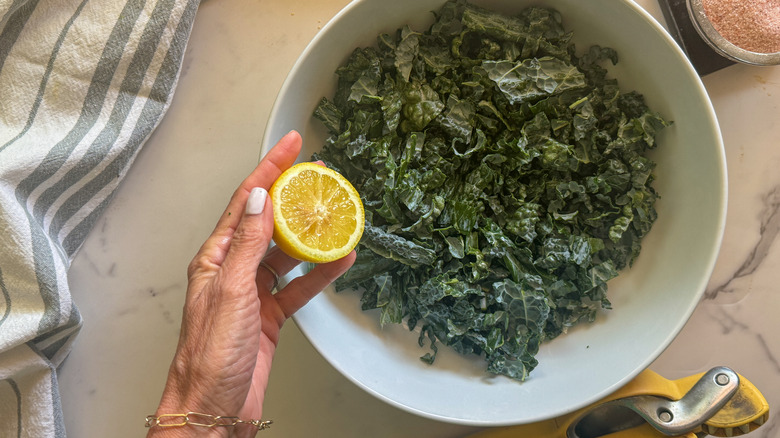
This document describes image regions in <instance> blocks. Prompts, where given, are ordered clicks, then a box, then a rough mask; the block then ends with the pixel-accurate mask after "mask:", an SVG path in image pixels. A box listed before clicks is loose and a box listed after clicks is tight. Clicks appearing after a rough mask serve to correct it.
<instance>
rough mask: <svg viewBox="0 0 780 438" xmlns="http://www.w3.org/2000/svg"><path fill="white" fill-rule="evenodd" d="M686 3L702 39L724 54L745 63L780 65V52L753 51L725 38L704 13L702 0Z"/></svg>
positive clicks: (689, 0) (691, 0)
mask: <svg viewBox="0 0 780 438" xmlns="http://www.w3.org/2000/svg"><path fill="white" fill-rule="evenodd" d="M686 3H687V5H688V15H690V17H691V22H693V25H694V26H693V27H694V28H696V31H697V32H698V33H699V35H701V37H702V39H704V41H705V42H706V43H707V44H708V45H709V46H710V47H712V48H713V49H714V50H715V51H717V52H718V53H719V54H721V55H722V56H724V57H726V58H728V59H731V60H732V61H737V62H742V63H745V64H752V65H765V66H769V65H780V52H774V53H760V52H753V51H750V50H746V49H743V48H741V47H739V46H737V45H735V44H734V43H732V42H731V41H729V40H727V39H726V38H724V37H723V35H721V34H720V32H718V31H717V30H715V26H713V24H712V22H711V21H710V19H709V17H707V14H705V13H704V6H703V5H702V0H688V1H687V2H686Z"/></svg>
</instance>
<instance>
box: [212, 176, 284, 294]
mask: <svg viewBox="0 0 780 438" xmlns="http://www.w3.org/2000/svg"><path fill="white" fill-rule="evenodd" d="M273 231H274V215H273V207H272V206H271V200H270V199H269V197H268V192H267V191H266V190H265V189H264V188H262V187H255V188H253V189H252V190H251V191H250V192H249V197H248V198H247V201H246V208H245V209H244V215H243V216H242V217H241V221H240V222H239V223H238V226H237V227H236V231H235V233H233V237H232V239H231V242H230V249H229V250H228V252H227V255H226V256H225V261H224V263H223V264H222V267H223V269H224V271H225V274H227V275H229V276H235V277H237V278H238V279H240V280H241V281H249V282H251V283H254V281H255V275H257V267H258V266H259V265H260V261H261V260H262V259H263V257H264V256H265V253H266V250H267V249H268V245H269V244H270V243H271V238H272V236H273Z"/></svg>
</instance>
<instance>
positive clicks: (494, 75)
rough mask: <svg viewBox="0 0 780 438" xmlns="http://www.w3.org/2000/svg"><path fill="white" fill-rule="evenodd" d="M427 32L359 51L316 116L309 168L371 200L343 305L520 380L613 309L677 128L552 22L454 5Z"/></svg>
mask: <svg viewBox="0 0 780 438" xmlns="http://www.w3.org/2000/svg"><path fill="white" fill-rule="evenodd" d="M434 17H435V21H434V23H433V25H431V26H430V28H428V29H427V30H426V31H424V32H417V31H415V30H412V29H411V28H409V27H408V26H405V27H403V28H402V29H399V30H398V31H397V32H395V33H394V34H392V35H390V34H382V35H379V36H378V37H377V45H376V47H369V48H358V49H355V51H354V52H353V53H352V55H351V56H350V58H349V59H348V60H347V62H346V63H345V64H344V65H343V66H341V67H340V68H339V69H338V70H337V71H336V74H337V75H338V87H337V90H336V92H335V94H334V95H333V96H332V97H331V98H323V99H322V100H321V102H320V104H319V105H318V107H317V109H316V110H315V112H314V116H315V117H316V118H317V119H319V120H320V121H322V122H323V124H324V125H325V127H326V128H327V129H328V131H329V132H330V137H329V138H328V139H327V141H326V142H325V145H324V146H323V147H322V150H321V151H320V152H319V153H317V154H315V155H314V157H313V158H315V159H321V160H323V161H325V163H326V164H327V165H328V166H331V167H333V168H335V169H336V170H338V171H340V172H341V173H342V174H344V175H345V176H346V177H347V178H348V179H349V180H350V181H351V182H352V184H353V185H354V186H355V187H356V188H357V190H358V192H359V193H360V194H361V198H362V200H363V203H364V205H365V207H366V221H367V224H366V229H365V233H364V235H363V239H362V240H361V242H360V245H359V247H358V258H357V261H356V262H355V265H354V266H353V267H352V269H350V271H349V272H347V273H346V274H345V275H344V276H343V277H342V278H341V279H339V280H338V281H337V284H336V285H337V288H338V289H339V290H343V289H348V288H350V289H358V290H362V292H363V294H362V298H361V306H362V308H363V309H378V310H379V312H380V313H379V315H380V316H379V318H380V323H381V324H383V325H384V324H388V323H401V322H406V324H407V325H408V326H409V328H410V329H411V330H413V329H418V330H419V332H420V336H419V344H420V346H423V345H426V344H427V345H428V347H429V348H430V352H428V353H426V354H425V355H423V356H422V357H421V359H422V360H423V361H425V362H428V363H433V362H434V360H435V358H436V352H437V351H438V348H439V345H442V344H443V345H446V346H448V347H449V348H453V349H454V350H456V351H458V352H460V353H463V354H475V355H480V356H482V357H484V359H485V361H486V364H487V365H486V367H487V370H488V372H490V373H494V374H501V375H506V376H508V377H510V378H513V379H517V380H524V379H526V378H527V377H528V376H529V374H530V373H531V371H532V370H533V369H534V367H536V366H537V360H536V358H535V356H536V354H537V352H538V350H539V346H540V345H541V344H542V343H543V342H545V341H546V340H550V339H553V338H555V337H556V336H559V335H561V334H563V333H565V332H566V331H567V330H568V329H569V328H571V327H573V326H575V325H577V324H580V323H583V322H592V321H594V320H595V319H596V317H597V315H598V313H599V312H600V311H602V310H603V309H610V302H609V299H608V298H607V283H608V282H609V280H611V279H612V278H614V277H616V276H617V275H618V272H619V271H620V270H622V269H624V268H626V267H628V266H630V265H631V263H633V261H634V260H635V259H636V257H637V255H638V254H639V252H640V250H641V241H642V238H643V237H644V236H645V235H646V234H647V233H648V232H649V231H650V229H651V227H652V224H653V222H654V221H655V219H656V216H657V213H656V211H655V208H654V205H655V201H656V199H658V194H657V193H656V191H655V190H654V189H653V187H652V183H653V180H654V175H653V171H654V169H655V163H653V162H652V161H651V160H650V159H649V158H648V157H647V155H646V153H647V151H648V150H649V149H652V148H655V147H656V146H657V144H656V141H655V138H656V134H657V133H658V132H659V131H660V130H661V129H663V128H664V127H665V126H667V125H668V123H667V122H666V121H665V120H664V119H663V118H662V117H661V116H659V115H658V114H656V113H654V112H653V111H651V110H650V109H649V108H648V107H647V105H646V104H645V101H644V98H643V97H642V95H641V94H639V93H637V92H634V91H629V92H624V91H621V90H620V88H619V86H618V84H617V82H616V81H615V80H614V79H611V78H609V77H608V70H607V68H606V67H605V65H604V64H608V63H610V62H611V63H612V64H614V63H616V62H617V61H618V57H617V53H616V52H615V51H614V50H612V49H610V48H606V47H600V46H593V47H591V48H589V49H588V50H587V51H585V52H584V53H583V54H581V55H578V54H577V51H576V50H575V47H574V45H573V44H572V43H571V34H570V33H568V32H566V30H565V29H564V27H563V24H562V20H561V16H560V14H558V13H557V12H556V11H554V10H550V9H543V8H528V9H526V10H524V11H522V12H521V13H520V14H518V15H515V16H507V15H502V14H498V13H495V12H492V11H488V10H486V9H483V8H479V7H476V6H474V5H471V4H469V3H467V2H466V1H464V0H451V1H448V2H447V3H445V4H444V6H443V7H442V8H441V9H440V10H438V11H436V12H435V13H434Z"/></svg>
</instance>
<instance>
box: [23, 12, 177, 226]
mask: <svg viewBox="0 0 780 438" xmlns="http://www.w3.org/2000/svg"><path fill="white" fill-rule="evenodd" d="M174 3H175V0H161V1H159V2H158V3H157V4H156V5H155V7H154V10H153V11H152V14H151V16H150V18H149V21H148V22H147V24H146V27H145V28H144V31H143V33H142V35H141V39H140V42H139V43H138V47H137V49H136V51H135V53H134V54H133V58H132V60H131V62H130V67H129V68H128V70H127V73H126V74H125V77H124V79H123V80H122V83H121V85H120V87H119V95H118V96H117V100H116V103H115V104H114V107H113V109H112V111H111V115H110V116H109V118H108V123H107V124H106V126H105V127H104V128H103V129H102V130H101V131H100V133H99V134H98V136H97V138H96V139H95V140H94V141H93V142H92V144H91V145H90V146H89V149H88V150H87V152H86V153H85V154H84V157H83V158H82V159H81V160H80V161H79V163H78V164H76V165H75V166H73V168H71V169H70V170H69V171H68V172H67V173H66V174H65V176H64V177H63V178H62V179H61V180H60V181H58V182H57V183H56V184H54V185H53V186H51V187H49V188H48V189H47V190H46V191H44V192H43V194H42V195H41V196H40V197H39V198H38V200H37V201H36V202H35V207H34V208H33V211H34V215H35V217H36V218H38V219H39V220H40V219H41V218H43V216H44V214H45V213H46V211H47V210H48V209H49V208H50V207H51V205H52V204H53V203H54V202H55V201H56V200H57V199H58V198H59V197H60V196H61V195H62V194H63V193H64V192H65V191H66V190H67V189H68V188H70V187H71V186H73V185H74V184H75V183H77V182H78V181H80V180H82V179H83V178H84V177H85V176H87V175H89V173H90V172H91V171H92V170H93V169H94V168H96V167H98V165H99V164H101V162H103V160H104V159H105V158H106V156H107V155H108V153H109V151H110V150H111V149H112V147H114V146H115V144H116V143H117V139H118V138H119V134H120V133H121V131H122V126H123V125H124V124H125V123H126V121H127V119H128V117H129V116H130V110H131V109H132V107H133V103H134V102H135V100H136V99H138V97H137V94H138V91H139V90H140V89H141V86H142V85H143V80H144V76H145V75H146V72H147V70H148V68H149V65H150V64H151V62H152V59H153V58H154V54H155V52H156V51H157V48H158V46H159V45H160V40H161V39H162V35H163V32H164V31H165V28H166V25H167V24H168V21H169V20H170V17H171V11H172V9H173V6H174ZM117 175H118V174H117ZM101 188H102V187H101ZM94 194H95V193H91V194H90V196H84V195H83V193H82V190H79V191H78V192H76V193H74V194H73V195H72V196H70V197H69V198H68V199H67V200H66V201H65V202H64V203H63V204H62V206H61V207H60V208H59V210H58V211H57V212H56V213H55V214H54V216H53V219H52V221H51V224H50V225H49V229H48V234H49V237H51V238H52V239H54V240H56V239H57V235H58V234H59V232H60V230H61V229H62V227H64V226H65V223H66V222H67V221H68V219H70V218H71V217H72V216H73V215H74V214H76V212H78V211H79V210H80V209H81V208H82V207H83V206H84V204H85V203H86V202H87V201H89V200H90V199H91V198H92V196H94Z"/></svg>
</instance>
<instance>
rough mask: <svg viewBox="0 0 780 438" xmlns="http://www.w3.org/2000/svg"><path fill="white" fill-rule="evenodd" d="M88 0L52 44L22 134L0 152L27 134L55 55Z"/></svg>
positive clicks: (41, 98) (84, 1)
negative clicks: (52, 46)
mask: <svg viewBox="0 0 780 438" xmlns="http://www.w3.org/2000/svg"><path fill="white" fill-rule="evenodd" d="M87 1H88V0H83V1H82V2H81V4H80V5H79V6H78V7H77V8H76V12H74V13H73V15H72V16H71V17H70V19H68V22H67V23H65V27H64V28H63V29H62V32H60V36H59V37H57V41H56V42H55V43H54V49H52V53H51V56H50V57H49V62H48V63H47V64H46V70H45V71H44V73H43V78H42V79H41V85H40V86H39V87H38V94H37V95H36V96H35V101H34V103H33V107H32V109H30V114H29V115H28V116H27V123H26V124H25V125H24V128H22V132H20V133H18V134H16V137H14V138H12V139H11V140H9V141H8V142H6V143H5V144H4V145H2V146H0V152H2V151H3V149H5V148H6V147H8V146H9V145H11V144H12V143H13V142H15V141H16V140H19V139H20V138H22V136H23V135H24V134H26V133H27V131H29V130H30V127H31V126H32V124H33V120H35V116H37V115H38V108H39V107H40V106H41V102H43V93H44V92H45V91H46V85H47V84H48V83H49V77H50V76H51V72H52V70H54V61H55V60H56V59H57V55H58V54H59V52H60V47H62V42H63V41H65V37H66V36H67V35H68V31H70V27H71V26H73V22H75V21H76V18H78V16H79V15H80V14H81V11H82V9H84V6H85V5H86V4H87Z"/></svg>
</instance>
